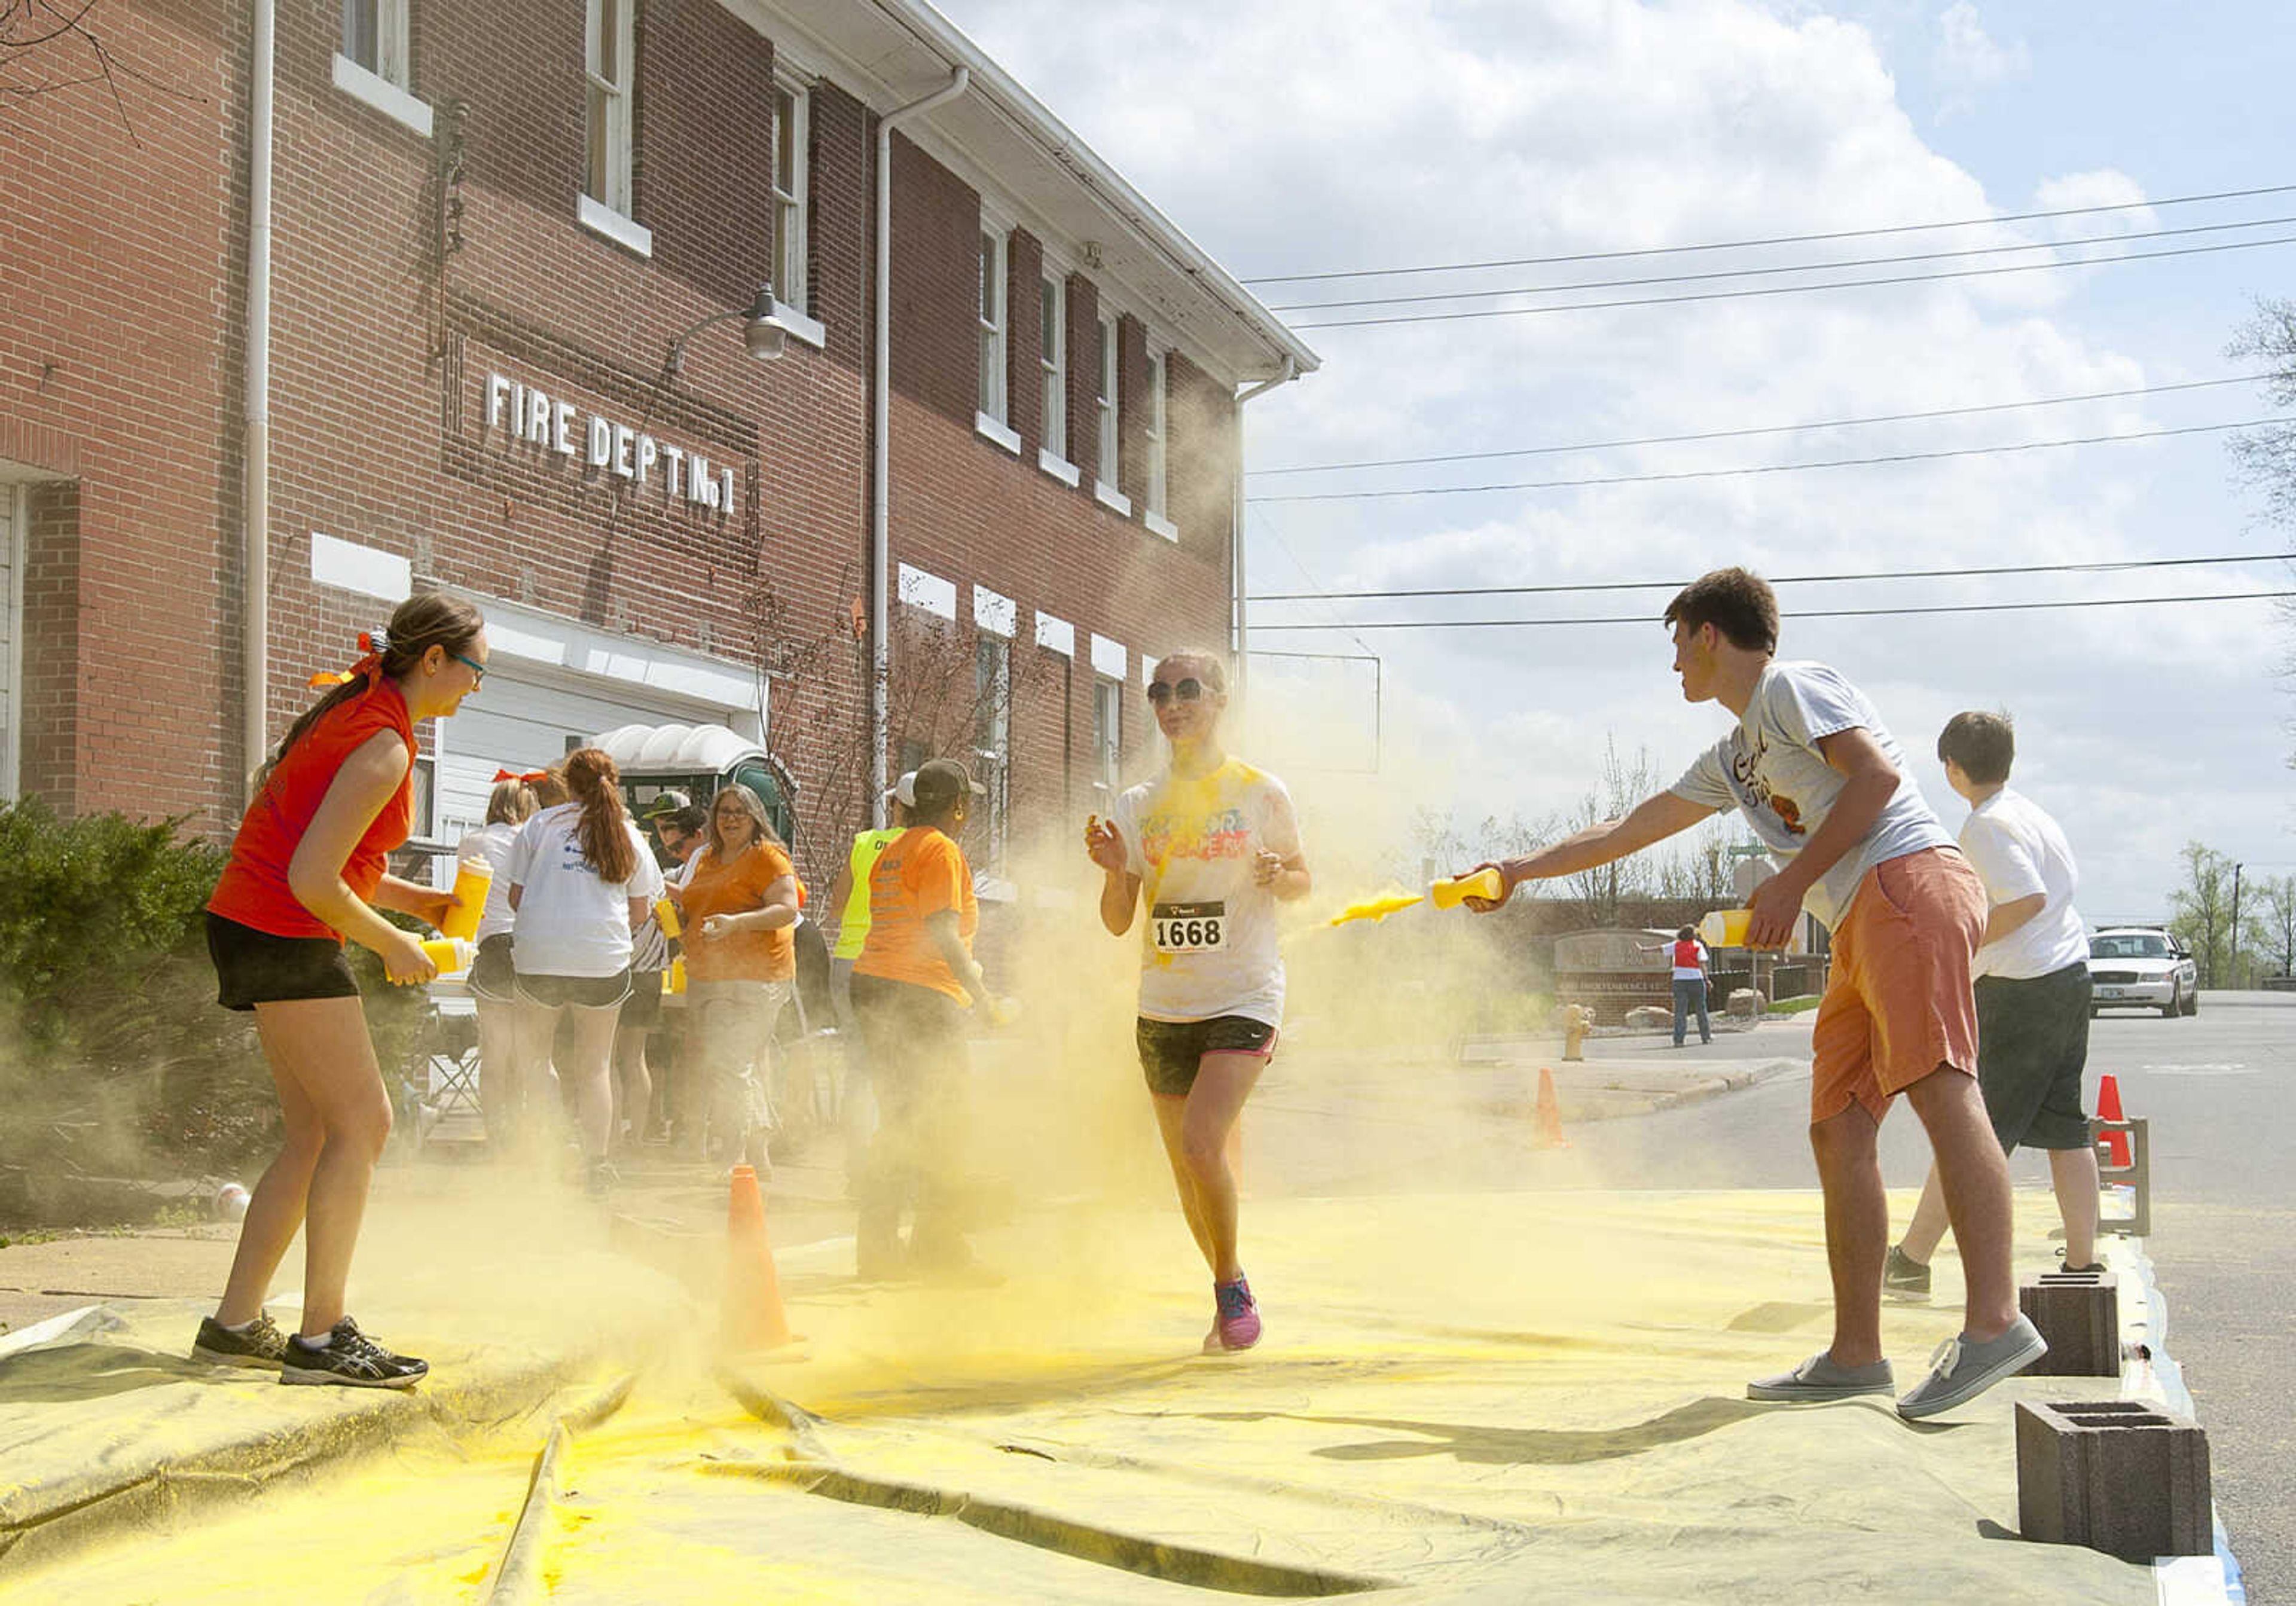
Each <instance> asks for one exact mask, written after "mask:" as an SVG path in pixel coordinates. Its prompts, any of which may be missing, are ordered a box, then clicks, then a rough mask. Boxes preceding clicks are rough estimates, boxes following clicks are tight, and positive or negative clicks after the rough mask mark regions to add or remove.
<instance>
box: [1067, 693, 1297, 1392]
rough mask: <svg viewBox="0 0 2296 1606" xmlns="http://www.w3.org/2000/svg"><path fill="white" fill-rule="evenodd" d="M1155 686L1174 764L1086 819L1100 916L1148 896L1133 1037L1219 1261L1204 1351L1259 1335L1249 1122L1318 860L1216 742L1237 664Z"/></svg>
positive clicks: (1182, 1183) (1200, 1225) (1186, 1199)
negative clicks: (1288, 954) (1282, 915)
mask: <svg viewBox="0 0 2296 1606" xmlns="http://www.w3.org/2000/svg"><path fill="white" fill-rule="evenodd" d="M1148 701H1149V702H1150V703H1151V704H1152V705H1153V707H1154V709H1155V711H1156V724H1157V726H1158V728H1160V730H1161V731H1162V732H1163V733H1164V735H1165V738H1166V739H1167V740H1168V741H1169V742H1171V744H1172V757H1171V764H1170V766H1169V768H1167V769H1166V770H1165V771H1164V772H1163V773H1162V774H1159V775H1157V776H1156V778H1155V779H1153V780H1152V781H1150V782H1148V783H1146V784H1144V785H1141V786H1136V787H1133V788H1132V789H1131V790H1130V791H1127V792H1125V793H1124V794H1123V796H1122V797H1120V798H1119V799H1117V804H1116V817H1115V819H1113V820H1102V819H1100V818H1098V817H1097V816H1095V817H1094V818H1093V819H1092V820H1091V821H1090V822H1088V823H1087V824H1086V826H1085V850H1086V851H1087V853H1089V854H1090V855H1091V856H1092V861H1093V863H1094V864H1098V865H1099V866H1100V867H1101V869H1102V871H1103V873H1104V875H1105V881H1103V885H1102V888H1101V894H1100V918H1101V923H1102V924H1103V925H1105V926H1106V927H1107V928H1108V930H1110V931H1111V933H1112V934H1114V935H1116V936H1118V937H1121V936H1123V935H1124V934H1125V933H1126V932H1128V931H1129V930H1131V929H1132V922H1133V918H1134V916H1135V915H1136V914H1140V913H1142V912H1143V911H1144V912H1145V914H1146V916H1147V919H1146V921H1145V922H1144V924H1143V926H1142V929H1141V934H1140V1018H1139V1022H1138V1025H1137V1028H1136V1037H1137V1040H1138V1043H1139V1046H1140V1066H1141V1069H1142V1071H1143V1072H1144V1074H1145V1075H1146V1077H1147V1080H1148V1091H1149V1093H1150V1094H1152V1098H1153V1102H1154V1105H1155V1110H1156V1124H1157V1126H1158V1127H1159V1128H1160V1131H1161V1132H1162V1134H1163V1138H1164V1151H1165V1153H1166V1154H1167V1155H1168V1156H1169V1158H1170V1159H1171V1162H1172V1177H1173V1181H1174V1182H1175V1184H1177V1187H1178V1189H1179V1194H1180V1209H1182V1211H1184V1212H1185V1214H1186V1216H1187V1219H1188V1230H1189V1231H1190V1232H1191V1233H1193V1234H1194V1235H1195V1240H1196V1247H1197V1248H1198V1249H1200V1250H1202V1251H1203V1256H1204V1259H1205V1261H1206V1262H1207V1263H1208V1264H1209V1265H1210V1266H1211V1271H1212V1299H1213V1304H1214V1307H1215V1310H1216V1313H1217V1314H1216V1315H1215V1316H1214V1319H1213V1323H1212V1330H1211V1332H1210V1334H1209V1335H1208V1336H1207V1337H1206V1338H1205V1340H1204V1348H1205V1350H1206V1351H1207V1352H1208V1353H1213V1352H1218V1351H1222V1350H1232V1349H1249V1348H1251V1346H1252V1345H1254V1344H1256V1343H1258V1342H1259V1332H1260V1322H1259V1305H1258V1303H1257V1302H1256V1301H1255V1300H1254V1299H1253V1298H1252V1294H1251V1284H1250V1283H1249V1282H1246V1281H1245V1280H1244V1275H1243V1266H1242V1263H1241V1262H1240V1261H1239V1260H1238V1259H1237V1258H1236V1163H1237V1152H1236V1151H1237V1145H1238V1139H1239V1135H1240V1134H1239V1127H1238V1123H1239V1120H1240V1118H1242V1114H1243V1104H1244V1101H1245V1100H1246V1099H1247V1098H1249V1097H1250V1096H1251V1089H1252V1086H1253V1085H1254V1084H1255V1083H1257V1082H1258V1081H1259V1073H1260V1072H1261V1071H1262V1070H1264V1069H1267V1061H1268V1058H1269V1056H1270V1055H1272V1054H1273V1053H1275V1035H1276V1028H1278V1027H1280V1026H1281V1025H1282V1024H1283V955H1281V954H1280V953H1279V952H1278V951H1277V949H1276V943H1275V905H1276V903H1277V901H1278V900H1283V901H1284V902H1289V901H1291V900H1292V899H1293V898H1299V897H1306V896H1307V894H1308V889H1309V886H1310V882H1309V879H1308V862H1307V858H1306V856H1305V855H1304V853H1303V852H1302V851H1301V848H1300V825H1299V821H1298V819H1297V817H1296V816H1295V815H1293V813H1292V794H1291V793H1290V792H1288V791H1285V790H1284V788H1283V783H1282V782H1281V781H1279V780H1277V779H1276V778H1275V776H1273V775H1271V774H1267V772H1266V771H1264V770H1258V769H1254V768H1252V767H1251V766H1250V765H1248V764H1246V763H1244V762H1243V761H1242V759H1240V758H1230V757H1228V756H1227V754H1226V752H1225V751H1223V750H1222V749H1221V747H1220V745H1219V718H1220V715H1221V713H1222V712H1223V711H1224V710H1225V709H1226V707H1227V675H1226V669H1225V668H1223V666H1222V665H1221V663H1220V660H1218V659H1217V658H1215V657H1213V656H1212V655H1211V654H1210V653H1208V652H1176V653H1174V654H1173V655H1172V656H1170V657H1169V658H1167V659H1165V660H1163V661H1162V662H1161V663H1159V664H1158V665H1157V666H1156V669H1155V675H1154V677H1153V678H1152V680H1151V681H1150V682H1149V685H1148Z"/></svg>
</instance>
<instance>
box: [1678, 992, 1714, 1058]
mask: <svg viewBox="0 0 2296 1606" xmlns="http://www.w3.org/2000/svg"><path fill="white" fill-rule="evenodd" d="M1693 1014H1694V1015H1696V1016H1697V1017H1698V1040H1699V1041H1700V1042H1701V1043H1711V1042H1713V1041H1714V1023H1713V1022H1712V1021H1710V1020H1708V1019H1707V1018H1706V978H1705V977H1703V976H1701V977H1699V978H1697V979H1695V980H1692V981H1684V980H1680V979H1677V980H1676V982H1675V984H1674V1045H1675V1046H1676V1047H1677V1048H1680V1047H1681V1046H1682V1034H1683V1032H1684V1029H1685V1028H1687V1027H1688V1026H1689V1024H1690V1017H1691V1016H1692V1015H1693Z"/></svg>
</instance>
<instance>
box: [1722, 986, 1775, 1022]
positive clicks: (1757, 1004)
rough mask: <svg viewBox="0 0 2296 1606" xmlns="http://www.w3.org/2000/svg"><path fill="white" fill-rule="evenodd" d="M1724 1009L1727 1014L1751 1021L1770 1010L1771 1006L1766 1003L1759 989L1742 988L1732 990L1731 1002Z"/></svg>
mask: <svg viewBox="0 0 2296 1606" xmlns="http://www.w3.org/2000/svg"><path fill="white" fill-rule="evenodd" d="M1722 1008H1723V1012H1725V1013H1726V1014H1732V1015H1736V1016H1738V1017H1740V1018H1741V1019H1743V1020H1753V1019H1754V1018H1755V1017H1757V1016H1758V1015H1759V1014H1760V1013H1761V1012H1763V1011H1764V1010H1766V1009H1767V1008H1769V1004H1767V1002H1765V1001H1764V999H1763V997H1762V995H1761V991H1760V989H1759V988H1757V987H1734V988H1733V989H1731V993H1730V1000H1729V1002H1728V1003H1726V1004H1724V1005H1723V1006H1722Z"/></svg>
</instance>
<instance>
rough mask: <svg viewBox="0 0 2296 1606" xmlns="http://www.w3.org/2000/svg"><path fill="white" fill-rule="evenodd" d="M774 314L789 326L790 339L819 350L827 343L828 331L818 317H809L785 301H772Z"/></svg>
mask: <svg viewBox="0 0 2296 1606" xmlns="http://www.w3.org/2000/svg"><path fill="white" fill-rule="evenodd" d="M774 316H775V318H777V319H779V320H780V321H781V322H782V323H783V324H787V325H788V326H789V332H790V339H791V340H797V341H799V342H801V343H802V344H804V345H808V346H810V347H812V348H814V349H815V350H816V351H819V350H820V349H822V348H824V346H826V345H828V344H829V331H828V330H826V329H824V327H822V323H821V320H820V319H819V318H809V317H808V316H806V315H805V314H803V313H801V312H799V310H798V309H797V308H796V307H791V305H790V304H789V303H788V302H786V301H775V303H774Z"/></svg>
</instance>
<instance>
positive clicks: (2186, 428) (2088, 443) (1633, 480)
mask: <svg viewBox="0 0 2296 1606" xmlns="http://www.w3.org/2000/svg"><path fill="white" fill-rule="evenodd" d="M2284 423H2296V414H2282V415H2280V416H2279V417H2276V418H2245V419H2236V420H2235V421H2234V422H2230V423H2221V424H2185V425H2183V426H2181V427H2179V428H2177V429H2173V430H2130V431H2129V432H2128V434H2125V435H2075V436H2069V437H2067V438H2064V439H2062V440H2024V441H2018V442H2016V443H2014V444H2013V445H2009V446H1999V447H1948V448H1945V449H1942V450H1939V451H1934V452H1890V453H1884V454H1882V455H1880V456H1875V457H1824V458H1818V459H1816V460H1814V461H1812V462H1809V463H1755V464H1752V465H1751V466H1749V467H1745V468H1735V469H1681V470H1677V471H1675V472H1673V473H1668V474H1601V475H1594V476H1590V477H1587V478H1585V479H1516V480H1510V481H1507V482H1505V483H1502V484H1496V485H1422V486H1407V487H1405V488H1401V489H1398V490H1384V491H1295V492H1292V493H1290V494H1288V495H1285V496H1253V497H1250V498H1248V500H1250V501H1251V502H1255V503H1259V504H1269V503H1276V502H1384V501H1391V500H1393V499H1394V498H1396V497H1398V496H1477V495H1480V494H1482V493H1485V492H1489V491H1558V490H1573V489H1579V488H1584V487H1589V486H1604V485H1657V484H1663V483H1669V482H1672V481H1677V480H1685V479H1734V478H1739V477H1743V476H1747V475H1753V474H1793V473H1800V472H1804V471H1808V470H1810V469H1852V468H1869V467H1873V466H1875V465H1877V464H1884V463H1935V462H1939V461H1940V460H1942V459H1945V458H1948V457H1988V456H1995V455H2002V454H2005V453H2010V452H2041V451H2049V450H2053V449H2054V448H2056V447H2095V446H2110V445H2113V444H2115V443H2118V442H2120V441H2128V440H2161V439H2164V438H2168V437H2169V436H2172V435H2216V434H2221V433H2222V432H2224V431H2225V430H2254V429H2260V428H2262V427H2263V426H2265V425H2267V424H2284Z"/></svg>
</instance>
